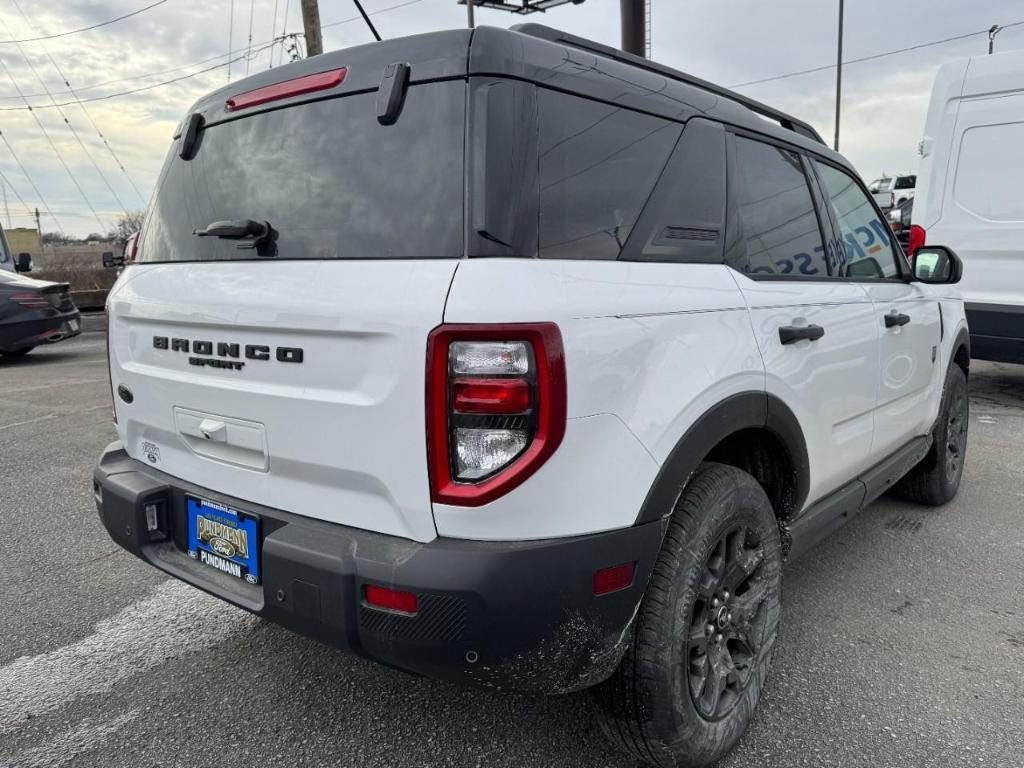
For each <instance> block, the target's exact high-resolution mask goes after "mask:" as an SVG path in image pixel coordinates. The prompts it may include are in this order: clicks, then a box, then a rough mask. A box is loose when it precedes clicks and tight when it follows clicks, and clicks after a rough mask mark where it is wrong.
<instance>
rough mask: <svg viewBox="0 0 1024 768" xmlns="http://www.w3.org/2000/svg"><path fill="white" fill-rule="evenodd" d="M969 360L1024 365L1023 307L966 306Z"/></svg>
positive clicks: (1001, 305) (1002, 305) (999, 305)
mask: <svg viewBox="0 0 1024 768" xmlns="http://www.w3.org/2000/svg"><path fill="white" fill-rule="evenodd" d="M964 309H965V311H966V314H967V325H968V327H969V328H970V331H971V357H972V358H974V359H977V360H994V361H996V362H1001V363H1024V306H1012V305H1004V304H974V303H967V304H966V305H965V307H964Z"/></svg>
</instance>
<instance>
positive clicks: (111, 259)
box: [103, 251, 124, 269]
mask: <svg viewBox="0 0 1024 768" xmlns="http://www.w3.org/2000/svg"><path fill="white" fill-rule="evenodd" d="M103 266H104V267H106V268H107V269H112V268H113V267H123V266H124V256H115V255H114V252H113V251H104V252H103Z"/></svg>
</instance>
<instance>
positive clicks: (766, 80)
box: [728, 21, 1024, 88]
mask: <svg viewBox="0 0 1024 768" xmlns="http://www.w3.org/2000/svg"><path fill="white" fill-rule="evenodd" d="M1022 24H1024V21H1015V22H1013V23H1012V24H1004V25H1003V29H1007V28H1009V27H1019V26H1021V25H1022ZM987 34H988V29H982V30H979V31H978V32H967V33H965V34H962V35H954V36H953V37H945V38H943V39H942V40H932V41H931V42H929V43H919V44H918V45H911V46H908V47H906V48H896V49H894V50H891V51H883V52H882V53H874V54H872V55H870V56H861V57H860V58H859V59H850V60H849V61H844V62H843V66H844V67H845V66H847V65H848V64H860V63H861V62H864V61H874V60H875V59H882V58H885V57H886V56H895V55H896V54H898V53H907V52H908V51H918V50H921V49H922V48H931V47H932V46H935V45H943V44H945V43H952V42H955V41H957V40H966V39H967V38H969V37H976V36H977V35H987ZM835 68H836V65H835V64H827V65H825V66H821V67H811V68H810V69H801V70H798V71H796V72H787V73H786V74H784V75H775V76H773V77H763V78H761V79H760V80H748V81H747V82H745V83H737V84H736V85H730V86H728V87H729V88H744V87H746V86H748V85H759V84H761V83H771V82H774V81H776V80H786V79H788V78H790V77H798V76H800V75H809V74H812V73H814V72H825V71H826V70H829V69H835Z"/></svg>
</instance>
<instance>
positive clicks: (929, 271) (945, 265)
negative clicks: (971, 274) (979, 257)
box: [914, 245, 964, 285]
mask: <svg viewBox="0 0 1024 768" xmlns="http://www.w3.org/2000/svg"><path fill="white" fill-rule="evenodd" d="M963 274H964V264H963V262H962V261H960V257H959V256H957V255H956V253H954V251H953V249H952V248H947V247H946V246H944V245H922V246H921V247H920V248H918V249H917V251H916V252H915V253H914V279H915V280H917V281H918V282H921V283H930V284H932V285H952V284H954V283H959V282H960V278H961V277H963Z"/></svg>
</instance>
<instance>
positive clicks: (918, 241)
mask: <svg viewBox="0 0 1024 768" xmlns="http://www.w3.org/2000/svg"><path fill="white" fill-rule="evenodd" d="M925 234H926V233H925V231H924V227H919V226H918V225H917V224H911V225H910V238H909V240H908V241H907V250H908V251H910V257H911V258H913V256H914V254H915V253H917V249H918V248H920V247H921V246H922V245H924V238H925Z"/></svg>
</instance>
